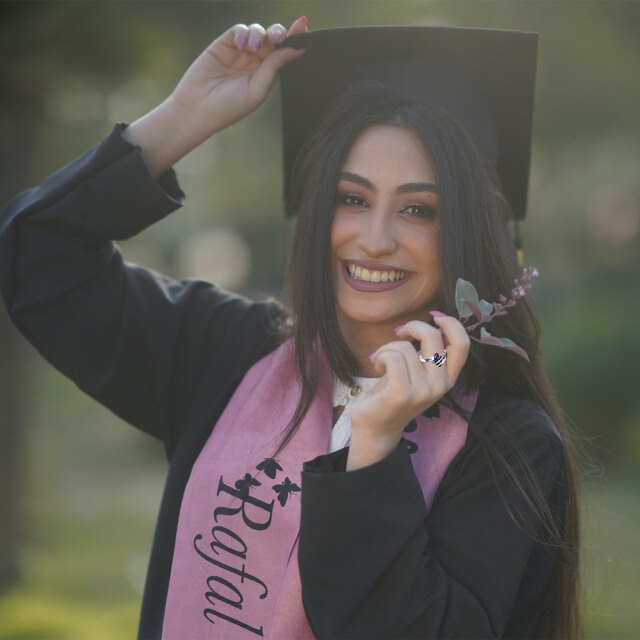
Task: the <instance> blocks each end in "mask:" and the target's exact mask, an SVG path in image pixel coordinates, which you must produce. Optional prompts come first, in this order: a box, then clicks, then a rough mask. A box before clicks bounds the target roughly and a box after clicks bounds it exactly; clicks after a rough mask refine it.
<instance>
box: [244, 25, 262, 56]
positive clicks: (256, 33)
mask: <svg viewBox="0 0 640 640" xmlns="http://www.w3.org/2000/svg"><path fill="white" fill-rule="evenodd" d="M265 35H266V31H265V28H264V27H263V26H262V25H261V24H259V23H257V22H253V23H251V24H250V25H249V40H248V41H247V47H248V48H249V51H253V52H254V53H258V51H260V49H261V48H262V44H263V42H264V39H265Z"/></svg>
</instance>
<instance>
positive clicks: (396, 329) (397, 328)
mask: <svg viewBox="0 0 640 640" xmlns="http://www.w3.org/2000/svg"><path fill="white" fill-rule="evenodd" d="M402 327H404V325H403V324H401V325H399V326H398V327H396V328H395V329H394V331H395V332H397V331H398V330H399V329H402Z"/></svg>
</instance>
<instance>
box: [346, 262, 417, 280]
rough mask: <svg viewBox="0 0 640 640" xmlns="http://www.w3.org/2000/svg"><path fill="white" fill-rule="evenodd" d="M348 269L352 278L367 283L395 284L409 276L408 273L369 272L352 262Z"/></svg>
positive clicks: (348, 263) (349, 263)
mask: <svg viewBox="0 0 640 640" xmlns="http://www.w3.org/2000/svg"><path fill="white" fill-rule="evenodd" d="M347 269H348V270H349V274H350V275H351V277H352V278H355V279H356V280H364V281H365V282H395V281H396V280H402V279H403V278H406V277H407V275H408V274H409V272H408V271H369V269H363V268H362V267H360V266H358V265H355V264H353V263H351V262H347Z"/></svg>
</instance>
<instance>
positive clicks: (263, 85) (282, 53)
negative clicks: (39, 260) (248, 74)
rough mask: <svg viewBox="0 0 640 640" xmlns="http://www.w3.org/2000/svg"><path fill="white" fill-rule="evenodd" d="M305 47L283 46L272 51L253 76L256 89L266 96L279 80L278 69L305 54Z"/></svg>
mask: <svg viewBox="0 0 640 640" xmlns="http://www.w3.org/2000/svg"><path fill="white" fill-rule="evenodd" d="M304 52H305V49H293V48H292V47H283V48H282V49H276V50H274V51H272V52H271V53H270V54H269V55H268V56H267V57H266V58H265V59H264V60H263V61H262V64H261V65H260V67H259V69H258V70H257V71H256V72H255V74H254V75H253V78H252V84H254V85H255V89H256V91H257V92H258V93H259V94H260V95H264V96H266V94H267V93H268V92H269V90H270V89H271V87H272V86H273V85H274V84H275V82H276V80H277V73H278V71H279V70H280V69H281V68H282V67H283V66H284V65H285V64H287V62H291V61H292V60H296V59H297V58H299V57H300V56H301V55H303V54H304Z"/></svg>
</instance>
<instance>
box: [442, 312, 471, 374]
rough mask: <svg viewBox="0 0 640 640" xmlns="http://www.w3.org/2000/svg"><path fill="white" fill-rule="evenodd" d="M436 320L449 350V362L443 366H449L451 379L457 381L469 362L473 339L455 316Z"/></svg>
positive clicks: (445, 316)
mask: <svg viewBox="0 0 640 640" xmlns="http://www.w3.org/2000/svg"><path fill="white" fill-rule="evenodd" d="M434 320H435V322H436V324H437V325H438V327H440V330H441V331H442V333H443V335H444V342H445V345H446V349H447V356H448V357H447V361H446V362H445V363H444V365H443V366H447V365H448V372H449V376H450V379H451V380H453V381H455V380H456V378H457V377H458V376H459V375H460V372H461V371H462V367H464V363H465V362H466V361H467V356H468V355H469V349H470V347H471V339H470V338H469V334H468V333H467V330H466V329H465V328H464V327H463V326H462V323H461V322H460V320H458V319H457V318H454V317H453V316H447V315H444V316H439V317H436V316H434Z"/></svg>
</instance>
